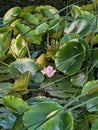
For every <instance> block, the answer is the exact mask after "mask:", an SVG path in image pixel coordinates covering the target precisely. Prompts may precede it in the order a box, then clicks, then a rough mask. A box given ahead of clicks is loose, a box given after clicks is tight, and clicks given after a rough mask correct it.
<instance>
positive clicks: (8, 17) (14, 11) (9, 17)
mask: <svg viewBox="0 0 98 130" xmlns="http://www.w3.org/2000/svg"><path fill="white" fill-rule="evenodd" d="M20 11H21V8H20V7H18V6H17V7H13V8H11V9H9V10H8V11H7V12H6V14H5V15H4V19H3V23H4V24H9V23H10V22H12V21H13V20H15V19H16V17H17V16H19V13H20Z"/></svg>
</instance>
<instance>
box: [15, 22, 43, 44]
mask: <svg viewBox="0 0 98 130" xmlns="http://www.w3.org/2000/svg"><path fill="white" fill-rule="evenodd" d="M15 27H16V29H17V30H18V31H19V33H20V34H21V35H23V37H24V39H25V40H26V41H28V42H30V43H34V44H40V43H41V40H42V39H41V36H40V35H37V34H36V32H35V30H33V29H31V28H30V27H29V26H26V25H24V24H21V23H18V24H17V25H16V26H15Z"/></svg>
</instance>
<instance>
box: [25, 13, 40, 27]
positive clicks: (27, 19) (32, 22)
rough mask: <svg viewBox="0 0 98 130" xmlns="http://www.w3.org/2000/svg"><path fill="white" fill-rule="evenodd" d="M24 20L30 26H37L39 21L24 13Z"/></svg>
mask: <svg viewBox="0 0 98 130" xmlns="http://www.w3.org/2000/svg"><path fill="white" fill-rule="evenodd" d="M23 18H24V20H26V21H27V22H28V23H30V24H34V25H37V24H39V20H38V19H37V18H36V17H35V16H34V15H32V14H30V13H26V14H24V15H23Z"/></svg>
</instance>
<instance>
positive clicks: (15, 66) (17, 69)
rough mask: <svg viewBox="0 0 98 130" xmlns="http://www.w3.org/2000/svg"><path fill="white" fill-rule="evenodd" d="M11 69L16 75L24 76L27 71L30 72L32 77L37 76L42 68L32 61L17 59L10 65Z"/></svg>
mask: <svg viewBox="0 0 98 130" xmlns="http://www.w3.org/2000/svg"><path fill="white" fill-rule="evenodd" d="M9 69H10V71H11V72H12V73H14V74H16V75H20V74H23V73H24V72H26V71H30V72H31V74H32V75H35V74H36V72H37V71H38V70H40V66H39V65H38V64H37V63H36V62H35V61H34V60H32V59H28V58H24V59H17V60H16V61H14V62H12V63H11V64H10V65H9Z"/></svg>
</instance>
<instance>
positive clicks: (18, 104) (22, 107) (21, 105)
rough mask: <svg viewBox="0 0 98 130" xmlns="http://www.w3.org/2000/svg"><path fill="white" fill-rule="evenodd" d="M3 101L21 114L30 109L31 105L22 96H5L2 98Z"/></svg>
mask: <svg viewBox="0 0 98 130" xmlns="http://www.w3.org/2000/svg"><path fill="white" fill-rule="evenodd" d="M2 102H3V104H4V105H5V106H6V107H8V108H9V109H10V110H12V111H13V112H15V113H18V114H19V115H21V114H23V113H24V112H25V111H26V110H27V109H29V105H28V104H27V103H26V102H24V101H23V100H22V99H21V98H16V97H14V96H5V97H4V98H2Z"/></svg>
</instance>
